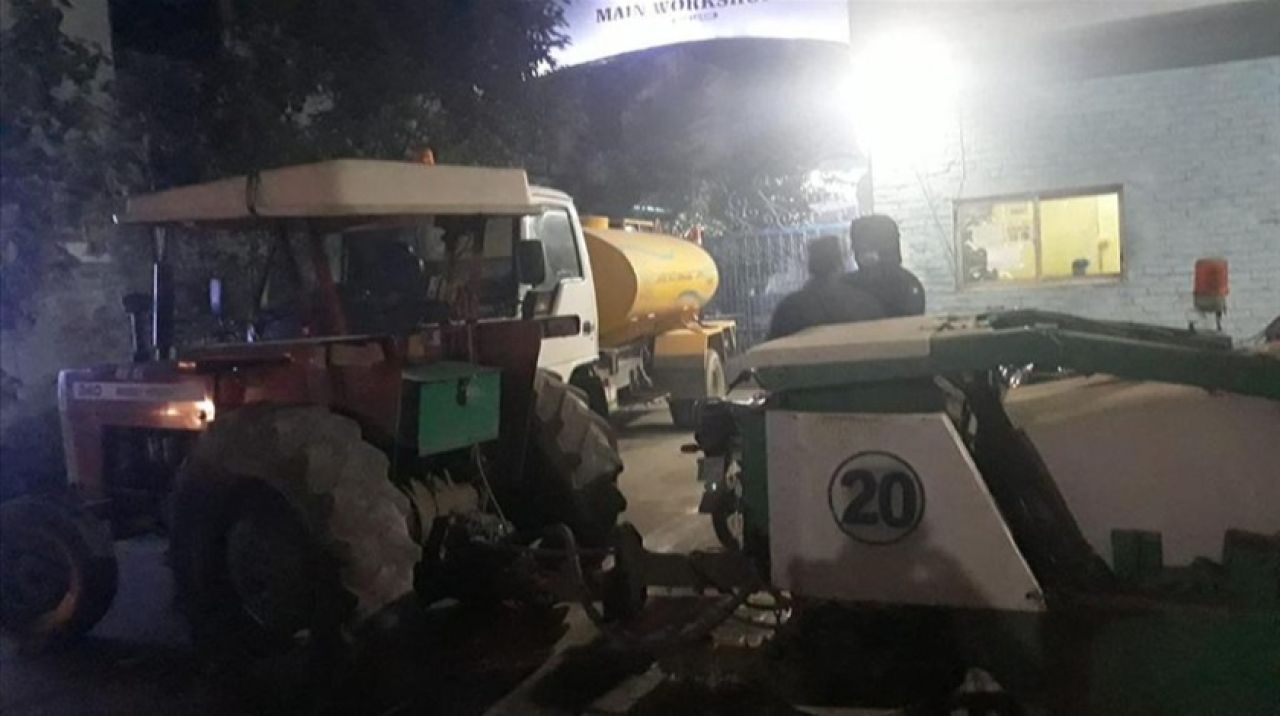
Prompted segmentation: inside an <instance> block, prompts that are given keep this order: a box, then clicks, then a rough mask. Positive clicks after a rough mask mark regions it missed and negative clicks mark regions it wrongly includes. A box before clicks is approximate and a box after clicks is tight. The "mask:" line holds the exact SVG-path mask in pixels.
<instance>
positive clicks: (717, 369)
mask: <svg viewBox="0 0 1280 716" xmlns="http://www.w3.org/2000/svg"><path fill="white" fill-rule="evenodd" d="M531 192H532V195H533V198H534V201H535V202H536V203H537V204H539V206H540V207H541V213H539V214H536V215H533V216H529V217H526V218H525V219H524V224H523V231H522V232H521V236H522V238H524V239H526V240H529V239H533V240H536V241H538V242H540V243H541V246H542V251H543V254H544V255H545V260H546V268H547V270H546V278H545V280H544V281H543V282H542V283H541V284H539V285H537V286H532V287H530V289H529V290H528V291H527V292H526V294H525V296H524V298H523V300H522V307H523V310H524V311H525V313H526V315H528V314H532V315H534V316H538V317H543V316H569V315H576V316H578V317H579V319H580V322H581V323H580V325H581V330H580V332H579V333H578V334H576V335H572V336H562V337H559V338H554V339H547V340H546V341H544V343H543V346H542V354H541V357H540V359H539V367H540V368H543V369H546V370H549V371H552V372H554V373H556V374H557V375H559V376H560V377H561V378H563V379H565V380H568V381H570V382H571V383H572V384H573V385H575V386H576V387H578V388H580V389H581V390H583V391H584V392H585V393H586V394H587V396H588V398H589V399H590V402H591V405H592V407H593V408H594V409H595V410H596V411H597V412H598V413H601V414H606V415H607V414H608V413H609V411H611V410H614V409H617V408H618V407H621V406H625V405H626V404H629V403H644V402H648V401H650V400H654V399H658V398H663V397H665V398H666V400H667V403H668V406H669V407H670V410H671V417H672V420H673V422H674V423H675V424H676V425H677V426H678V427H686V428H691V427H693V426H694V424H695V423H696V414H697V409H698V406H699V404H700V403H701V402H702V401H703V400H705V399H707V398H717V397H722V396H723V395H724V394H725V393H726V392H727V380H726V378H725V374H726V371H725V366H726V364H727V361H728V359H729V357H730V356H731V355H732V354H733V353H735V352H736V348H737V347H736V324H735V323H734V322H733V321H731V320H705V319H703V318H702V317H701V315H700V312H701V310H702V309H703V308H704V307H705V306H706V304H707V303H708V302H709V301H710V300H711V298H712V296H714V295H715V291H716V288H717V286H718V284H719V273H718V272H717V270H716V266H715V262H714V261H713V260H712V258H711V256H710V255H709V254H708V253H706V252H705V251H703V250H702V248H701V247H700V246H698V244H696V243H694V242H691V241H686V240H683V239H680V238H678V237H675V236H670V235H666V234H661V233H657V232H655V231H652V230H651V228H652V227H651V226H642V225H637V224H635V223H634V222H631V223H627V222H623V224H622V225H621V226H617V225H612V224H611V222H610V221H609V220H608V219H606V218H604V217H586V218H583V217H580V216H579V215H578V213H577V210H576V209H575V207H574V204H573V200H572V199H571V198H570V197H569V196H568V195H566V194H564V193H562V192H559V191H555V190H552V189H547V188H544V187H532V189H531Z"/></svg>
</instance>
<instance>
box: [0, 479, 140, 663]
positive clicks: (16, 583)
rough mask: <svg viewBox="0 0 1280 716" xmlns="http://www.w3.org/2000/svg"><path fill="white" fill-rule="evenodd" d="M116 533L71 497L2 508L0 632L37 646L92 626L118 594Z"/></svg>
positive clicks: (62, 639) (26, 500)
mask: <svg viewBox="0 0 1280 716" xmlns="http://www.w3.org/2000/svg"><path fill="white" fill-rule="evenodd" d="M117 575H118V572H117V567H116V558H115V554H114V552H113V551H112V542H111V531H110V528H109V527H108V526H107V525H106V523H105V522H102V521H100V520H98V519H96V518H94V517H93V516H92V515H90V514H89V513H88V512H86V511H84V510H83V509H82V508H81V507H79V506H78V505H76V504H74V503H73V502H72V501H71V500H70V499H63V498H60V497H55V496H34V497H21V498H17V499H14V500H10V501H8V502H5V503H4V504H3V505H0V627H2V628H3V629H4V631H5V633H7V634H9V635H11V636H13V637H14V638H15V639H16V640H18V641H19V642H20V643H23V644H24V645H27V646H30V647H37V648H38V647H44V646H53V645H56V644H60V643H65V642H67V641H70V640H73V639H75V638H76V637H79V636H81V635H83V634H84V633H85V632H87V631H89V630H90V629H92V628H93V626H94V625H95V624H97V623H98V620H100V619H102V616H103V615H104V614H106V613H107V609H108V608H110V606H111V600H112V599H113V598H115V594H116V579H117Z"/></svg>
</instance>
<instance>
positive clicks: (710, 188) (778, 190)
mask: <svg viewBox="0 0 1280 716" xmlns="http://www.w3.org/2000/svg"><path fill="white" fill-rule="evenodd" d="M847 65H848V60H847V57H845V56H844V55H843V54H842V53H840V52H839V51H838V50H834V49H832V48H827V47H825V46H821V45H817V44H814V43H785V42H778V41H773V42H767V41H766V42H762V41H759V40H740V41H739V40H725V41H719V42H711V43H700V44H693V45H682V46H676V47H667V48H659V49H655V50H649V51H646V52H641V53H636V54H632V55H627V56H623V57H620V58H616V59H614V60H611V61H607V62H605V63H601V64H598V65H594V66H587V67H583V68H575V69H573V70H569V71H567V72H565V73H563V75H562V76H557V77H555V78H553V80H552V84H554V85H555V87H554V89H553V92H554V95H555V97H556V101H557V102H559V103H562V104H564V105H566V106H569V107H573V108H574V109H573V112H572V115H571V116H572V117H573V118H574V119H573V121H572V122H570V123H568V124H566V125H565V126H564V127H563V128H562V132H561V134H562V140H561V141H562V143H563V144H564V145H566V146H567V147H569V149H568V151H561V152H560V153H559V155H558V162H557V164H556V165H555V166H554V167H552V168H551V170H550V174H551V175H552V176H553V177H554V180H555V181H556V182H557V184H559V185H561V186H563V187H565V188H566V189H569V190H570V191H571V193H573V194H574V195H575V197H577V198H578V200H579V203H580V204H582V205H583V206H585V207H586V208H588V209H590V210H592V211H596V212H600V213H609V214H625V213H630V212H634V211H635V207H636V206H637V205H641V206H653V207H660V208H662V209H664V210H666V211H667V212H669V214H671V215H674V216H675V217H676V221H677V223H678V224H680V225H689V224H695V223H696V224H701V225H702V226H703V227H704V228H705V229H707V230H709V231H711V232H712V233H725V232H735V231H743V230H751V229H758V228H763V227H770V226H785V225H791V224H796V223H803V222H805V221H807V220H808V219H809V218H810V216H811V202H812V200H813V199H814V198H815V197H814V192H813V188H812V187H811V186H810V181H809V180H810V174H811V172H812V171H813V170H814V169H817V168H819V167H823V166H830V165H832V164H833V163H838V162H841V161H845V162H852V163H857V161H858V159H857V157H856V152H855V149H854V146H853V140H852V137H851V136H850V134H849V131H848V124H849V123H848V120H847V117H845V116H844V114H843V113H844V111H845V110H844V108H843V107H842V106H841V101H840V99H841V98H840V97H839V96H837V93H836V92H835V90H837V89H838V88H839V87H840V85H841V81H842V77H841V70H842V69H843V68H844V67H847Z"/></svg>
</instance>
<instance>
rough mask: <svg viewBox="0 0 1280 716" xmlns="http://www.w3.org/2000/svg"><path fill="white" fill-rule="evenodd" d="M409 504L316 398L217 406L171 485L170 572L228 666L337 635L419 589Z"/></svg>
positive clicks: (348, 426)
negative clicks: (290, 403) (222, 410)
mask: <svg viewBox="0 0 1280 716" xmlns="http://www.w3.org/2000/svg"><path fill="white" fill-rule="evenodd" d="M409 510H410V505H409V500H408V498H407V497H406V496H405V495H404V494H403V493H401V492H400V491H399V490H398V489H397V488H396V487H395V486H394V485H393V484H392V483H391V482H390V480H389V479H388V461H387V458H386V456H385V455H384V454H383V453H382V452H381V451H380V450H378V449H377V448H375V447H373V446H372V445H370V444H368V443H366V442H364V440H363V439H362V438H361V435H360V427H359V426H358V425H357V424H356V423H355V422H354V421H352V420H349V419H347V418H344V417H341V416H338V415H334V414H333V413H330V412H329V411H328V410H326V409H324V408H320V407H277V406H249V407H246V408H241V409H240V410H237V411H235V412H233V413H230V414H228V415H226V416H225V417H223V416H219V418H218V420H217V421H216V422H215V423H214V424H213V425H212V426H211V427H210V429H209V430H208V431H207V432H206V433H205V434H204V435H203V436H202V437H201V439H200V441H199V442H198V443H197V445H196V447H195V448H194V449H193V450H192V452H191V454H190V456H188V458H187V462H186V464H185V465H184V466H183V469H182V471H181V473H180V475H179V478H178V486H177V490H176V493H175V498H174V525H173V532H172V555H171V556H172V562H173V567H174V576H175V581H176V583H177V586H178V590H179V596H180V598H181V599H182V600H183V606H184V608H185V611H186V614H187V617H188V620H189V622H190V626H191V631H192V636H193V638H194V640H195V641H196V643H197V645H198V646H199V647H200V648H201V650H202V651H203V652H204V653H205V656H207V657H209V658H210V659H211V660H213V661H214V662H216V663H221V664H224V665H228V666H235V665H237V662H241V661H244V660H248V659H252V658H254V657H258V656H268V655H273V654H280V653H285V652H289V651H293V650H295V649H297V648H298V647H299V645H309V646H312V647H316V648H317V649H318V651H325V650H332V649H335V648H340V647H341V646H342V645H344V644H345V643H346V637H348V636H349V635H350V634H351V633H352V632H353V631H354V630H355V629H356V628H357V627H358V626H359V625H360V624H361V623H363V622H364V621H365V620H367V619H368V618H369V617H371V616H373V615H374V614H376V613H377V612H378V611H379V610H381V609H382V608H383V607H386V606H388V605H390V604H391V603H392V602H395V601H397V600H399V599H400V598H401V597H403V596H405V595H406V594H408V593H410V592H411V591H412V589H413V572H414V567H415V565H416V564H417V563H418V561H419V558H420V557H421V548H420V547H419V546H418V544H417V543H416V542H415V541H414V540H413V539H412V538H411V537H410V534H409V527H408V516H409Z"/></svg>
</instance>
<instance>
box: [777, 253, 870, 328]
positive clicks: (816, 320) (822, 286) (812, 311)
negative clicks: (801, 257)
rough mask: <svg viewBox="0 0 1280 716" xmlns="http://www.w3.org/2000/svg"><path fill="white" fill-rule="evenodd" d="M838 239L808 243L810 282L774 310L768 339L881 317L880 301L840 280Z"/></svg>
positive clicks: (842, 263) (842, 255)
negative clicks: (815, 327)
mask: <svg viewBox="0 0 1280 716" xmlns="http://www.w3.org/2000/svg"><path fill="white" fill-rule="evenodd" d="M840 243H841V242H840V239H839V238H837V237H835V236H823V237H821V238H817V239H814V240H813V241H811V242H810V243H809V282H808V283H806V284H805V285H804V288H802V289H800V290H799V291H796V292H795V293H792V294H790V295H789V296H787V297H786V298H784V299H782V301H781V302H780V303H779V304H778V307H777V308H776V309H774V312H773V319H772V320H771V321H770V322H769V340H773V339H774V338H781V337H783V336H789V335H791V334H792V333H797V332H799V331H802V330H804V329H806V328H809V327H810V326H820V325H824V324H828V323H850V322H853V321H870V320H874V319H877V318H883V317H884V315H885V312H884V309H883V308H882V307H881V305H880V302H879V301H878V300H876V298H875V296H872V295H871V294H870V293H868V292H867V291H865V290H863V289H860V288H857V287H855V286H852V285H850V284H849V283H847V282H845V281H842V280H841V276H842V274H843V273H844V252H843V251H841V249H840Z"/></svg>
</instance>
